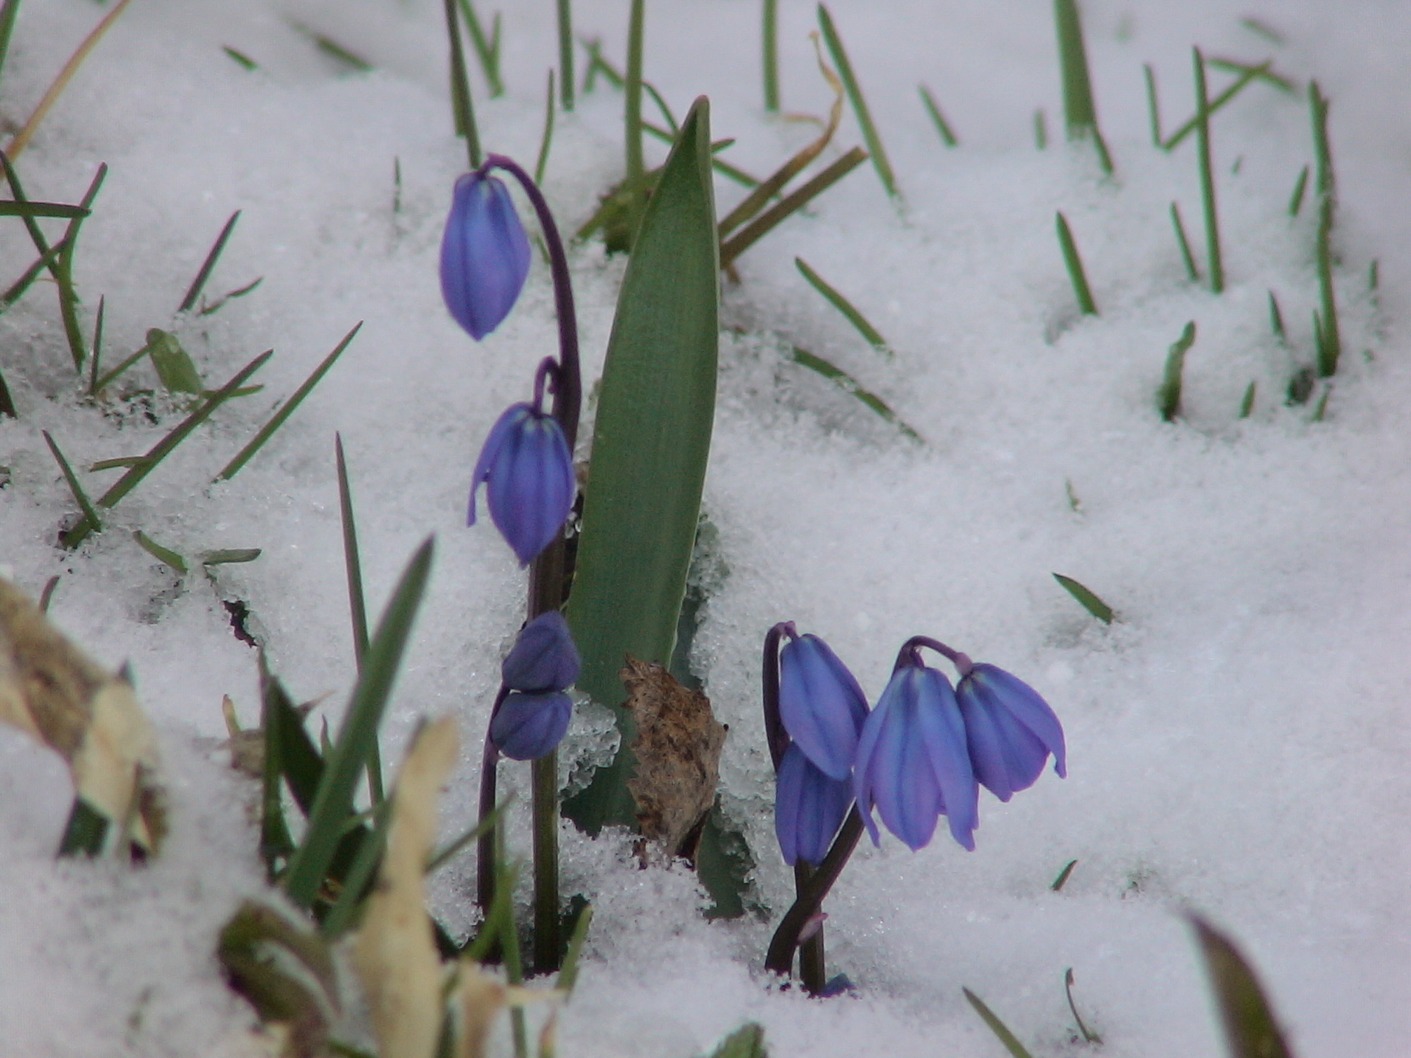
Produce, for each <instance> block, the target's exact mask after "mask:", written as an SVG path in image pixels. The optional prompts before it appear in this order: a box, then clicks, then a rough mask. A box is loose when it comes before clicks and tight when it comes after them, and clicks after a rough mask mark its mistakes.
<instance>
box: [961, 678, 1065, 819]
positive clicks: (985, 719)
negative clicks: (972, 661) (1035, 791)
mask: <svg viewBox="0 0 1411 1058" xmlns="http://www.w3.org/2000/svg"><path fill="white" fill-rule="evenodd" d="M956 699H957V701H958V702H959V705H960V715H961V716H962V717H963V718H964V721H965V738H966V742H967V744H968V746H969V752H970V761H971V763H972V764H973V765H974V768H975V777H976V779H978V780H979V781H980V783H981V784H982V785H983V786H984V787H985V788H986V789H988V790H989V791H990V792H991V793H992V794H994V795H995V796H996V797H998V798H999V799H1000V800H1001V801H1008V800H1009V799H1010V797H1012V796H1013V795H1014V794H1016V793H1018V792H1019V791H1020V790H1027V789H1028V788H1029V787H1030V786H1033V785H1034V783H1035V781H1037V779H1038V777H1039V774H1040V773H1041V772H1042V771H1043V770H1044V762H1045V761H1047V760H1048V757H1049V754H1050V753H1052V754H1053V769H1054V771H1056V772H1058V774H1059V776H1063V775H1066V774H1067V772H1068V765H1067V761H1066V758H1065V750H1064V743H1063V728H1062V726H1061V725H1060V724H1059V722H1058V717H1056V716H1055V715H1054V713H1053V710H1052V709H1050V708H1049V705H1048V703H1047V702H1046V701H1044V700H1043V698H1042V697H1040V696H1039V692H1038V691H1036V690H1034V688H1032V687H1030V686H1029V685H1028V684H1027V683H1025V682H1024V681H1023V680H1021V679H1019V678H1018V677H1016V676H1011V675H1010V674H1009V673H1007V672H1005V671H1004V670H1003V669H997V668H995V667H994V666H993V665H983V664H982V665H974V666H972V667H971V668H970V671H969V672H967V673H966V674H965V675H964V676H963V677H961V680H960V684H959V686H957V687H956Z"/></svg>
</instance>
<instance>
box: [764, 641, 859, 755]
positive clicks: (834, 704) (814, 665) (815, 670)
mask: <svg viewBox="0 0 1411 1058" xmlns="http://www.w3.org/2000/svg"><path fill="white" fill-rule="evenodd" d="M779 719H780V721H781V722H782V723H783V725H784V730H785V731H787V732H788V733H789V737H790V738H791V739H793V741H794V744H795V745H797V746H798V747H799V748H800V749H801V750H803V752H804V754H805V755H806V756H807V757H808V759H809V760H810V761H812V762H813V764H814V766H815V767H817V768H818V769H819V770H820V771H822V772H823V773H824V774H825V775H827V776H829V777H830V778H833V779H837V780H846V779H847V778H848V776H849V774H850V773H851V772H852V766H853V759H854V757H855V756H856V755H857V736H858V732H859V731H861V730H862V723H863V721H864V720H866V719H867V698H866V696H865V695H864V694H863V693H862V688H861V687H859V686H858V684H857V680H856V679H855V678H854V677H853V674H852V673H851V672H849V671H848V668H847V666H846V665H844V664H843V663H842V662H841V661H839V660H838V655H836V654H834V653H833V651H832V648H830V647H829V646H828V644H827V643H825V642H823V640H821V639H819V638H818V637H817V636H815V635H805V636H799V637H798V638H795V639H790V640H789V641H788V642H787V643H785V644H784V649H783V650H782V651H780V653H779Z"/></svg>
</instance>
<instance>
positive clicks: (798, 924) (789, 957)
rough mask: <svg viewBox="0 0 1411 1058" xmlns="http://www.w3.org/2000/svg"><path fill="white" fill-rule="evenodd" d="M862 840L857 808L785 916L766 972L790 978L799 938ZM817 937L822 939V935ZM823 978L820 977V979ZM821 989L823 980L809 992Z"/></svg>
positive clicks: (767, 958)
mask: <svg viewBox="0 0 1411 1058" xmlns="http://www.w3.org/2000/svg"><path fill="white" fill-rule="evenodd" d="M861 837H862V816H861V815H859V814H858V811H857V806H856V805H853V807H852V809H851V810H850V811H849V812H848V817H847V819H845V820H843V828H842V829H841V830H839V831H838V836H837V837H836V838H834V839H833V845H832V847H831V848H829V850H828V855H826V856H824V857H823V862H822V863H820V864H819V865H818V868H817V869H816V870H814V871H813V872H812V873H811V874H810V875H809V877H808V880H807V882H805V883H804V885H803V887H802V891H801V892H800V893H799V894H798V896H797V897H796V898H795V900H794V904H793V906H792V907H790V908H789V910H788V911H786V912H785V913H784V918H783V919H782V920H781V921H780V923H779V928H778V929H776V930H775V931H774V938H773V939H772V940H771V941H770V942H769V951H768V952H767V953H766V954H765V957H764V968H765V969H766V970H769V971H771V972H772V973H777V974H783V975H785V976H786V977H787V976H788V975H789V973H790V972H791V971H792V970H793V967H794V952H795V950H797V949H798V947H799V935H800V934H801V933H803V931H804V927H805V926H807V925H808V923H809V920H810V919H812V918H813V916H814V915H816V914H818V912H819V911H820V910H821V909H822V907H823V898H824V897H826V896H827V895H828V891H829V890H830V889H832V888H833V883H834V882H836V881H837V880H838V876H839V875H840V874H842V873H843V868H844V867H845V866H846V865H847V862H848V857H849V856H851V855H852V852H853V849H855V848H857V842H858V839H859V838H861ZM815 936H822V931H820V932H819V933H817V934H815ZM811 940H812V938H810V942H811ZM821 976H822V975H821V974H819V977H820V978H821ZM804 984H805V986H806V987H807V986H809V984H810V982H808V981H805V982H804ZM821 987H822V981H821V980H820V981H819V982H818V987H817V988H815V987H809V991H810V992H816V991H817V990H818V988H821Z"/></svg>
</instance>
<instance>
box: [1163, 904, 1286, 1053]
mask: <svg viewBox="0 0 1411 1058" xmlns="http://www.w3.org/2000/svg"><path fill="white" fill-rule="evenodd" d="M1186 919H1187V921H1189V922H1190V924H1191V927H1192V928H1193V929H1194V930H1195V934H1196V943H1197V944H1198V945H1199V946H1200V954H1201V957H1202V958H1203V959H1204V960H1205V970H1206V973H1208V974H1209V976H1210V987H1211V990H1212V991H1213V992H1214V993H1215V1002H1216V1005H1217V1006H1218V1007H1219V1009H1220V1021H1221V1024H1222V1025H1223V1026H1224V1029H1225V1042H1226V1043H1227V1044H1228V1045H1229V1048H1230V1055H1231V1058H1293V1052H1292V1051H1290V1050H1289V1045H1288V1044H1287V1043H1286V1042H1285V1041H1284V1037H1283V1033H1282V1032H1280V1031H1279V1025H1278V1021H1277V1019H1276V1018H1275V1017H1274V1011H1273V1008H1272V1007H1271V1005H1270V1003H1269V1000H1268V998H1267V997H1266V996H1265V994H1264V989H1263V988H1262V987H1261V986H1260V984H1259V978H1258V977H1257V976H1256V975H1255V973H1254V970H1253V969H1251V968H1250V965H1249V963H1248V962H1247V961H1246V960H1245V958H1244V956H1243V955H1241V954H1240V950H1239V949H1238V948H1236V947H1235V945H1234V943H1233V942H1232V941H1231V940H1230V938H1229V937H1227V936H1225V934H1223V933H1221V932H1220V931H1219V930H1217V929H1216V928H1215V927H1214V926H1212V925H1211V924H1210V923H1209V922H1207V921H1206V920H1205V919H1203V918H1201V917H1200V916H1199V915H1195V914H1188V915H1187V916H1186Z"/></svg>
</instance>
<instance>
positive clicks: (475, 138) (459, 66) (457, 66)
mask: <svg viewBox="0 0 1411 1058" xmlns="http://www.w3.org/2000/svg"><path fill="white" fill-rule="evenodd" d="M443 6H444V8H445V13H446V39H447V40H448V41H449V42H450V47H451V116H452V117H453V119H454V121H455V129H456V135H457V136H464V137H465V149H466V154H467V157H468V158H469V160H470V168H472V169H479V168H480V162H481V158H482V157H483V156H482V154H481V150H480V133H479V131H478V130H477V129H476V126H475V104H474V102H473V101H472V99H471V95H470V75H469V74H468V73H467V72H466V66H465V49H464V48H462V47H461V30H460V20H459V19H458V18H457V16H456V0H444V4H443Z"/></svg>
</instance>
